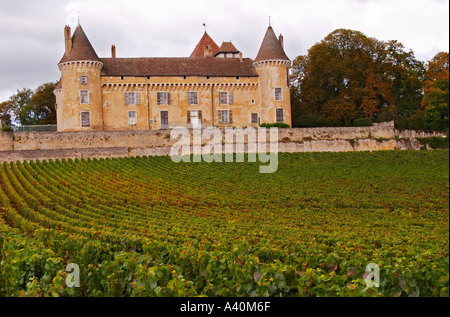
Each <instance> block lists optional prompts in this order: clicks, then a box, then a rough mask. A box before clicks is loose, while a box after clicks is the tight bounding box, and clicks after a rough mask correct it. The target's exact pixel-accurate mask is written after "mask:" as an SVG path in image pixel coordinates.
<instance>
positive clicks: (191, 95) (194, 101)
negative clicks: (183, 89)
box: [188, 91, 198, 105]
mask: <svg viewBox="0 0 450 317" xmlns="http://www.w3.org/2000/svg"><path fill="white" fill-rule="evenodd" d="M188 102H189V104H190V105H198V96H197V92H196V91H194V92H191V91H190V92H188Z"/></svg>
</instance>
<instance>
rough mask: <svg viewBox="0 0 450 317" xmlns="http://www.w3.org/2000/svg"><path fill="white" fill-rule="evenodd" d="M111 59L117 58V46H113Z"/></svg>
mask: <svg viewBox="0 0 450 317" xmlns="http://www.w3.org/2000/svg"><path fill="white" fill-rule="evenodd" d="M111 57H112V58H116V46H115V45H113V46H111Z"/></svg>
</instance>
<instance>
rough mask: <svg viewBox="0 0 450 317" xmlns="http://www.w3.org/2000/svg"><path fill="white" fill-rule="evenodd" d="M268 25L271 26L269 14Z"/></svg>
mask: <svg viewBox="0 0 450 317" xmlns="http://www.w3.org/2000/svg"><path fill="white" fill-rule="evenodd" d="M269 26H271V25H270V15H269Z"/></svg>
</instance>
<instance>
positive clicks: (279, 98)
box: [275, 88, 283, 100]
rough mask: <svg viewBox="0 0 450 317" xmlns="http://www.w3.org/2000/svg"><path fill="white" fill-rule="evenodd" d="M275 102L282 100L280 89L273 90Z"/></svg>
mask: <svg viewBox="0 0 450 317" xmlns="http://www.w3.org/2000/svg"><path fill="white" fill-rule="evenodd" d="M275 100H283V92H282V90H281V88H275Z"/></svg>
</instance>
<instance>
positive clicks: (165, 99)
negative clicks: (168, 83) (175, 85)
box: [158, 91, 170, 105]
mask: <svg viewBox="0 0 450 317" xmlns="http://www.w3.org/2000/svg"><path fill="white" fill-rule="evenodd" d="M169 103H170V94H169V93H168V92H166V91H163V92H158V105H168V104H169Z"/></svg>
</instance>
